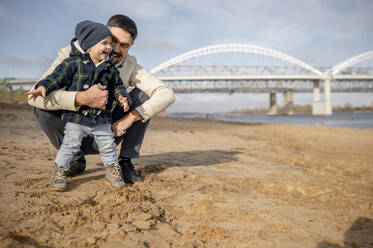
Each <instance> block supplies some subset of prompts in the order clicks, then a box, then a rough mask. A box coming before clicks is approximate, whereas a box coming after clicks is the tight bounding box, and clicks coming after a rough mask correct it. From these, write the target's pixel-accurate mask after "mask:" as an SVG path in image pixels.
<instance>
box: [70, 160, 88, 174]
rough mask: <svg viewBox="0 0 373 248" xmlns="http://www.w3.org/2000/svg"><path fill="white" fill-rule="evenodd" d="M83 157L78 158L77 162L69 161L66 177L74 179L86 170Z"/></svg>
mask: <svg viewBox="0 0 373 248" xmlns="http://www.w3.org/2000/svg"><path fill="white" fill-rule="evenodd" d="M86 164H87V162H86V160H85V157H83V156H82V157H80V158H78V159H77V160H74V161H71V163H70V168H69V169H68V170H67V171H66V176H67V177H74V176H77V175H79V174H80V173H82V172H83V171H84V170H85V168H86Z"/></svg>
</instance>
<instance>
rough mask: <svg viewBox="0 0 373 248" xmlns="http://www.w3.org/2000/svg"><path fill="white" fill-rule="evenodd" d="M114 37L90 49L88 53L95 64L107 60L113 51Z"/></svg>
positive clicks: (107, 38)
mask: <svg viewBox="0 0 373 248" xmlns="http://www.w3.org/2000/svg"><path fill="white" fill-rule="evenodd" d="M112 43H113V42H112V37H111V36H108V37H106V38H105V39H103V40H101V41H100V42H99V43H97V44H96V45H94V46H92V47H90V48H88V50H87V52H88V53H89V55H90V56H91V59H92V60H93V62H94V63H95V64H97V63H99V62H101V61H103V60H105V59H106V58H107V57H108V56H109V55H110V53H111V51H112V50H113V47H112Z"/></svg>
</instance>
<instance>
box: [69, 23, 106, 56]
mask: <svg viewBox="0 0 373 248" xmlns="http://www.w3.org/2000/svg"><path fill="white" fill-rule="evenodd" d="M110 35H111V32H110V30H109V29H108V28H107V27H106V26H105V25H104V24H101V23H97V22H92V21H82V22H79V23H78V24H77V25H76V29H75V36H76V38H77V39H78V41H79V44H80V46H81V47H82V48H83V50H84V51H86V50H87V49H88V48H90V47H92V46H94V45H96V44H97V43H99V42H100V41H101V40H103V39H105V38H106V37H108V36H110Z"/></svg>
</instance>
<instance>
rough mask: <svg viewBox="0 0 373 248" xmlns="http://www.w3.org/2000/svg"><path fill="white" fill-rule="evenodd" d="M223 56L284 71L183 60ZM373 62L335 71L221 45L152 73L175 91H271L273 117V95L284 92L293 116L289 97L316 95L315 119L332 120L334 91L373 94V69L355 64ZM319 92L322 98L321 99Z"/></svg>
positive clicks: (351, 62)
mask: <svg viewBox="0 0 373 248" xmlns="http://www.w3.org/2000/svg"><path fill="white" fill-rule="evenodd" d="M221 53H241V54H256V55H261V56H265V57H270V58H273V59H276V60H279V61H282V62H285V63H286V64H287V65H286V66H255V65H254V66H253V65H251V66H250V65H217V64H213V65H209V64H207V65H193V64H192V65H186V64H184V63H185V62H187V61H190V60H192V59H198V58H200V57H203V56H207V55H213V54H221ZM372 58H373V51H370V52H367V53H363V54H360V55H358V56H355V57H353V58H351V59H348V60H346V61H344V62H342V63H340V64H338V65H336V66H334V67H328V68H327V67H313V66H311V65H309V64H307V63H305V62H303V61H301V60H299V59H296V58H294V57H292V56H290V55H287V54H284V53H281V52H278V51H275V50H273V49H270V48H265V47H260V46H254V45H247V44H222V45H214V46H208V47H203V48H199V49H196V50H192V51H189V52H187V53H184V54H181V55H179V56H176V57H174V58H172V59H170V60H167V61H166V62H164V63H162V64H159V65H158V66H156V67H154V68H153V69H152V70H151V73H153V74H155V75H156V76H158V77H159V78H160V79H161V80H162V81H164V82H165V83H167V84H168V85H170V86H171V87H172V88H173V89H174V91H175V92H270V110H269V114H276V113H277V106H276V92H283V93H284V108H283V109H284V110H285V113H287V114H292V104H293V102H292V92H312V91H313V93H314V101H313V110H312V112H313V114H317V115H330V114H332V107H331V98H330V94H331V90H332V89H333V91H334V92H368V91H369V92H373V68H369V67H353V65H355V64H358V63H360V62H363V61H365V60H370V59H372ZM320 88H322V89H323V91H324V92H323V93H324V94H323V99H321V98H320Z"/></svg>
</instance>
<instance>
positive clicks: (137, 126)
mask: <svg viewBox="0 0 373 248" xmlns="http://www.w3.org/2000/svg"><path fill="white" fill-rule="evenodd" d="M130 96H131V99H132V105H131V108H130V110H129V111H131V110H132V109H134V108H137V107H138V106H140V105H142V104H143V103H144V102H145V101H146V100H148V99H149V97H148V96H147V95H146V94H145V93H144V92H142V91H141V90H139V89H137V88H135V89H133V90H132V91H131V92H130ZM34 114H35V116H36V119H37V120H38V121H39V124H40V127H41V129H42V130H43V131H44V133H45V134H46V135H47V136H48V138H49V140H50V141H51V143H52V144H53V146H54V147H56V149H60V147H61V144H62V141H63V136H64V127H65V124H66V123H65V122H64V121H62V120H61V114H62V111H46V110H42V109H39V108H34ZM126 114H127V113H125V112H123V108H121V107H120V106H117V107H116V108H115V109H114V110H113V113H112V116H113V123H114V122H115V121H117V120H119V119H121V118H122V117H124V116H125V115H126ZM149 121H150V120H148V121H146V122H142V121H136V122H134V123H133V124H132V126H131V127H130V128H129V129H127V131H126V133H125V134H124V135H122V136H120V137H115V143H116V144H117V145H118V144H119V143H120V142H121V141H123V142H122V146H121V149H120V156H122V157H127V158H138V157H139V152H140V148H141V145H142V142H143V140H144V135H145V131H146V128H147V127H148V125H149ZM81 151H82V153H80V154H77V155H76V158H77V159H78V158H79V157H81V156H82V155H88V154H98V153H99V151H98V146H97V144H96V142H95V141H94V139H93V137H86V138H84V139H83V141H82V146H81Z"/></svg>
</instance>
